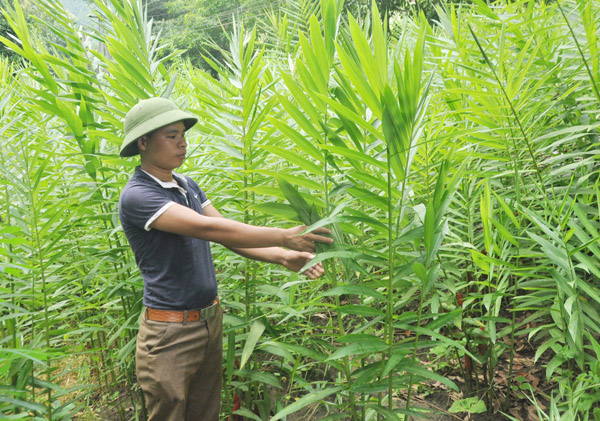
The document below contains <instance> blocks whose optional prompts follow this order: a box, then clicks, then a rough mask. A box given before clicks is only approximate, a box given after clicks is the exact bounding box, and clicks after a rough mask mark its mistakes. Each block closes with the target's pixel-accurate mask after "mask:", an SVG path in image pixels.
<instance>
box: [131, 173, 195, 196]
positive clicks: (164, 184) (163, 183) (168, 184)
mask: <svg viewBox="0 0 600 421" xmlns="http://www.w3.org/2000/svg"><path fill="white" fill-rule="evenodd" d="M140 169H141V168H140ZM142 171H144V172H145V173H146V174H148V175H149V176H150V178H152V179H153V180H154V181H156V182H157V183H158V184H159V185H160V186H161V187H163V188H165V189H169V188H173V187H175V188H177V189H178V190H179V191H180V192H181V193H183V194H184V195H185V196H187V191H186V190H185V189H184V188H183V187H181V186H180V185H179V184H177V182H175V181H162V180H161V179H159V178H158V177H155V176H153V175H152V174H150V173H149V172H148V171H146V170H144V169H142ZM173 176H174V177H177V179H178V180H181V181H182V182H183V184H185V185H186V186H187V180H186V179H185V177H184V176H182V175H181V174H178V173H176V172H175V171H173Z"/></svg>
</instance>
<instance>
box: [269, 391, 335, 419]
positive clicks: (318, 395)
mask: <svg viewBox="0 0 600 421" xmlns="http://www.w3.org/2000/svg"><path fill="white" fill-rule="evenodd" d="M340 390H342V388H341V387H330V388H327V389H322V390H317V391H311V392H309V393H308V394H307V395H305V396H303V397H301V398H300V399H298V400H297V401H296V402H294V403H293V404H291V405H288V406H286V407H285V408H283V409H282V410H281V411H279V412H278V413H276V414H275V416H274V417H273V418H271V421H277V420H280V419H282V418H283V417H286V416H288V415H290V414H292V413H294V412H296V411H299V410H301V409H302V408H304V407H305V406H308V405H310V404H312V403H315V402H318V401H321V400H323V399H325V398H326V397H327V396H329V395H332V394H334V393H337V392H339V391H340Z"/></svg>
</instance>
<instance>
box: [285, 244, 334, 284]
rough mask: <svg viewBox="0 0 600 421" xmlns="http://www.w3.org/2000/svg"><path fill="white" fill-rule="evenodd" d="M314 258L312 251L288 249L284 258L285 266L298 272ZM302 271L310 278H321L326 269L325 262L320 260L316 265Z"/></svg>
mask: <svg viewBox="0 0 600 421" xmlns="http://www.w3.org/2000/svg"><path fill="white" fill-rule="evenodd" d="M314 258H315V256H314V254H312V253H307V252H304V251H295V250H287V253H286V254H285V257H284V260H283V266H284V267H286V268H287V269H289V270H291V271H294V272H298V271H299V270H300V269H302V268H303V267H304V266H305V265H306V264H307V263H308V262H310V261H311V260H312V259H314ZM302 273H303V274H304V275H306V276H308V277H309V278H310V279H316V278H320V277H321V276H322V275H323V274H324V273H325V270H324V269H323V264H322V263H321V262H319V263H317V264H316V265H314V266H312V267H310V268H308V269H306V270H305V271H304V272H302Z"/></svg>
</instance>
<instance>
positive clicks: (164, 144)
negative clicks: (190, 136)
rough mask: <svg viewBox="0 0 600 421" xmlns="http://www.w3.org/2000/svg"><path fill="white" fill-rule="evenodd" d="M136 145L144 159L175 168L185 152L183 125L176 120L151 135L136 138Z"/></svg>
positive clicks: (154, 163) (170, 168)
mask: <svg viewBox="0 0 600 421" xmlns="http://www.w3.org/2000/svg"><path fill="white" fill-rule="evenodd" d="M138 147H139V149H140V153H141V155H142V159H143V160H144V161H147V162H148V163H151V164H153V165H155V166H157V167H160V168H163V169H168V170H172V169H174V168H177V167H179V166H181V164H182V163H183V160H184V159H185V154H186V148H187V142H186V141H185V126H184V124H183V122H181V121H178V122H176V123H172V124H169V125H168V126H164V127H161V128H160V129H158V130H156V131H155V132H154V133H153V134H152V135H151V136H144V137H143V138H142V139H140V140H138Z"/></svg>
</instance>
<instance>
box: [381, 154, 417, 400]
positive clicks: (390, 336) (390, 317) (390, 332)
mask: <svg viewBox="0 0 600 421" xmlns="http://www.w3.org/2000/svg"><path fill="white" fill-rule="evenodd" d="M386 154H387V165H388V167H387V205H388V226H387V228H388V238H387V242H388V287H387V293H388V294H387V314H386V318H387V320H386V322H387V340H388V351H387V352H388V358H391V357H392V353H393V348H394V314H393V312H394V305H393V300H394V293H393V279H394V246H393V243H394V212H393V209H394V208H393V204H392V185H393V178H392V166H391V162H392V161H391V156H390V148H389V146H388V147H387V148H386ZM403 194H404V193H403ZM385 362H386V358H385V353H384V354H383V355H382V364H383V365H384V367H385ZM393 380H394V377H393V375H392V373H390V374H388V409H389V410H390V411H391V410H392V409H393ZM409 393H410V392H409Z"/></svg>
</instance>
